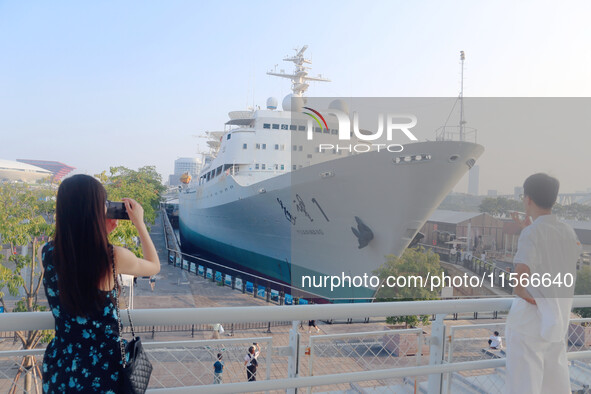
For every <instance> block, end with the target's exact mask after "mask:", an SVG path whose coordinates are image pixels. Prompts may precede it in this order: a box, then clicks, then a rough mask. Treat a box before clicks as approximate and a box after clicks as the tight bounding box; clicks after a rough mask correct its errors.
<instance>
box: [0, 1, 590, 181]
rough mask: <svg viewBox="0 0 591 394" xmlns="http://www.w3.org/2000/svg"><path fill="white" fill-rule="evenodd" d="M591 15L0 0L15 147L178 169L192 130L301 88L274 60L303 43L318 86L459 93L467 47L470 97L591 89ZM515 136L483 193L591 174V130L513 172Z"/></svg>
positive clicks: (557, 10)
mask: <svg viewBox="0 0 591 394" xmlns="http://www.w3.org/2000/svg"><path fill="white" fill-rule="evenodd" d="M589 15H591V3H590V2H587V1H561V2H550V1H519V2H516V1H486V2H481V1H478V2H477V1H421V2H408V1H371V2H368V1H365V2H361V1H357V2H352V1H298V2H263V1H248V2H239V1H235V2H229V1H228V2H198V1H166V2H164V1H126V2H119V1H117V2H116V1H101V2H75V1H68V2H65V1H26V2H23V1H0V158H3V159H9V160H14V159H17V158H33V159H48V160H59V161H63V162H65V163H67V164H69V165H72V166H75V167H77V168H78V171H79V172H86V173H90V174H94V173H97V172H100V171H101V170H104V169H108V167H109V166H112V165H126V166H129V167H133V168H137V167H139V166H142V165H156V166H157V169H158V170H159V172H161V173H162V174H163V175H164V176H165V177H167V176H168V174H169V173H171V172H172V168H173V161H174V160H175V159H176V158H178V157H183V156H193V155H195V153H196V146H197V143H198V142H199V139H197V138H195V137H193V135H197V134H199V133H201V132H203V131H205V130H218V129H221V128H222V127H223V123H224V122H225V121H226V119H227V117H226V116H227V112H228V111H230V110H236V109H244V108H245V107H246V106H247V105H251V104H252V103H253V102H254V103H255V104H257V105H261V106H263V105H264V102H265V99H266V98H267V97H269V96H275V97H278V98H279V99H280V100H281V98H282V97H283V96H284V95H285V94H287V93H289V82H288V81H287V80H283V79H279V78H273V77H269V76H267V75H266V74H265V72H266V71H268V70H270V69H272V68H273V67H274V65H275V64H279V67H278V68H285V69H286V70H290V69H291V66H290V64H287V63H283V62H281V59H282V58H283V56H285V55H286V54H290V53H292V48H294V47H296V46H301V45H304V44H308V45H309V50H308V52H307V54H308V55H310V56H311V57H312V59H313V62H314V64H313V70H312V73H313V74H317V73H322V74H323V75H325V76H326V77H329V78H330V79H331V80H332V81H333V82H331V83H329V84H313V85H312V87H311V88H310V91H309V94H310V95H316V96H361V97H362V96H402V97H404V96H455V95H457V93H458V90H459V80H460V78H459V59H458V58H459V56H458V54H459V51H460V50H464V51H465V52H466V55H467V62H466V79H465V90H466V95H467V96H481V97H491V96H498V97H518V96H528V97H536V96H549V97H553V96H564V97H588V96H591V51H589V47H590V42H591V28H590V24H589V19H588V18H589ZM281 63H283V64H281ZM507 138H509V136H503V135H502V133H500V134H499V136H498V137H497V136H494V137H493V136H489V137H488V138H485V139H484V140H483V144H485V147H486V148H487V153H485V156H483V158H482V160H481V162H480V165H481V173H480V183H481V187H480V191H481V193H485V192H486V190H487V189H499V190H500V191H504V192H510V191H512V188H513V186H514V185H517V184H520V183H521V182H522V180H523V177H524V175H527V174H528V173H531V172H533V171H537V170H546V171H551V172H553V173H555V174H556V175H558V176H559V177H560V178H561V180H562V184H563V190H565V191H574V190H580V189H586V188H589V187H591V181H589V178H588V177H581V175H580V172H578V171H577V172H575V174H576V175H574V174H573V168H581V167H584V168H591V159H590V157H591V154H590V153H589V146H591V133H589V131H588V130H584V131H581V132H579V134H577V135H572V136H570V137H569V138H565V140H566V141H565V142H564V143H565V144H567V145H566V147H567V148H568V149H565V151H566V152H570V155H567V156H565V158H564V160H563V161H562V162H563V164H561V165H557V166H556V167H553V168H547V167H545V158H544V157H543V155H536V154H535V152H536V148H535V146H531V147H528V148H527V152H528V155H529V160H528V161H527V162H523V163H522V164H523V165H521V166H520V167H521V169H522V171H513V172H510V173H508V172H509V171H508V169H507V168H504V167H503V166H502V165H500V164H498V157H499V154H502V153H503V152H504V151H503V149H505V148H504V147H506V146H507V145H508V144H509V145H510V141H509V140H507ZM201 142H202V140H201ZM485 142H486V143H485ZM568 144H571V145H568ZM584 146H586V147H587V148H586V150H585V149H584ZM571 147H572V150H571ZM520 151H523V149H521V148H519V149H513V150H511V152H508V153H507V152H505V153H507V155H508V157H507V159H508V160H514V161H519V160H520V159H521V160H522V155H521V154H520ZM511 155H514V156H511ZM569 174H571V175H569ZM462 188H463V190H465V185H464V183H462V184H461V185H460V186H459V187H458V188H457V189H456V190H460V191H461V190H462Z"/></svg>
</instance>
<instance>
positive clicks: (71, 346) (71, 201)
mask: <svg viewBox="0 0 591 394" xmlns="http://www.w3.org/2000/svg"><path fill="white" fill-rule="evenodd" d="M123 201H124V203H125V208H126V210H127V213H128V215H129V218H130V220H131V222H132V223H133V225H134V226H135V227H136V228H137V231H138V233H139V238H140V241H141V244H142V251H143V253H144V258H143V259H141V258H138V257H136V256H135V255H134V254H133V253H132V252H130V251H129V250H127V249H125V248H122V247H119V246H113V245H111V244H109V241H108V238H107V236H108V233H109V232H111V231H113V230H114V229H115V227H116V226H117V221H116V220H113V219H107V218H106V211H107V206H106V202H107V193H106V191H105V188H104V187H103V185H101V183H100V182H99V181H97V180H96V179H95V178H93V177H91V176H88V175H74V176H72V177H70V178H67V179H65V180H64V181H63V182H62V183H61V185H60V187H59V189H58V193H57V201H56V229H55V239H54V240H53V241H51V242H49V243H47V244H45V245H44V246H43V248H42V250H41V255H42V257H41V259H42V262H43V266H44V268H45V276H44V278H43V285H44V286H45V294H46V295H47V300H48V302H49V306H50V308H51V311H52V314H53V317H54V319H55V338H54V339H53V340H52V341H51V343H50V344H49V345H48V346H47V349H46V351H45V355H44V357H43V392H45V393H64V392H100V393H118V392H121V390H120V386H119V382H120V375H121V370H122V360H121V358H122V355H121V348H120V342H119V341H120V337H119V330H118V322H117V309H116V305H115V302H116V298H115V296H116V291H117V290H118V289H116V288H115V283H114V279H113V264H114V267H115V270H116V272H117V274H128V275H133V276H150V275H155V274H157V273H158V272H160V260H159V259H158V254H157V252H156V248H154V244H153V243H152V240H151V239H150V235H149V234H148V230H147V228H146V225H145V224H144V210H143V208H142V207H141V205H140V204H138V203H137V202H136V201H134V200H132V199H128V198H127V199H123ZM113 260H114V261H113ZM126 357H128V356H126Z"/></svg>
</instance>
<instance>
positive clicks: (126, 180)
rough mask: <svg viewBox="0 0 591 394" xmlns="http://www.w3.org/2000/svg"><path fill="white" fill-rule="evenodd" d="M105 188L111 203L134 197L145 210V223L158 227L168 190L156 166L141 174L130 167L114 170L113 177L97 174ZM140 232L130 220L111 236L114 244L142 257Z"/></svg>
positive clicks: (123, 222)
mask: <svg viewBox="0 0 591 394" xmlns="http://www.w3.org/2000/svg"><path fill="white" fill-rule="evenodd" d="M95 176H96V177H97V178H98V179H99V180H100V181H101V182H102V183H103V185H104V186H105V189H106V190H107V196H108V198H109V200H111V201H121V199H122V198H133V199H134V200H136V201H137V202H139V203H140V204H141V205H142V207H143V208H144V220H145V222H146V223H147V225H148V228H149V227H150V225H151V224H154V222H155V220H156V213H157V211H158V207H159V205H160V195H161V194H162V193H163V192H164V191H165V190H166V187H165V186H163V185H162V178H161V176H160V174H158V173H157V172H156V168H155V167H153V166H145V167H141V168H140V169H138V170H137V171H135V170H132V169H129V168H126V167H111V168H110V169H109V174H107V172H106V171H103V172H102V173H101V174H98V175H95ZM137 236H138V233H137V230H136V228H135V227H134V226H133V224H131V222H130V221H128V220H120V221H119V223H118V225H117V228H116V229H115V231H113V232H112V233H111V234H110V236H109V241H110V242H111V243H112V244H114V245H119V246H125V247H127V248H128V249H130V250H131V251H132V252H133V253H135V255H136V256H138V257H142V249H141V247H140V245H139V243H138V242H137Z"/></svg>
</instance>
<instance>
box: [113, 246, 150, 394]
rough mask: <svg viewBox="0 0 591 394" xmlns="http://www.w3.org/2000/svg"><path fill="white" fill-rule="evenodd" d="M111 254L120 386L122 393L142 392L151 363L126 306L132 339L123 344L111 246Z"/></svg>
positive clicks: (147, 381) (117, 287)
mask: <svg viewBox="0 0 591 394" xmlns="http://www.w3.org/2000/svg"><path fill="white" fill-rule="evenodd" d="M111 256H112V261H113V279H114V281H115V282H114V283H115V298H116V302H115V305H116V308H117V322H118V328H119V345H120V347H121V361H122V362H123V370H122V373H121V386H122V390H123V392H124V393H130V394H143V393H145V392H146V389H147V388H148V383H150V375H151V374H152V363H151V362H150V360H149V359H148V355H147V354H146V352H145V351H144V347H143V346H142V340H141V339H140V337H136V336H135V331H134V330H133V322H132V321H131V314H130V313H129V308H127V317H128V318H129V326H130V327H131V335H132V337H133V339H132V340H131V341H130V342H128V343H127V345H126V346H124V345H123V336H122V332H123V330H122V326H121V315H120V312H119V286H118V281H117V272H116V270H115V255H114V253H113V247H112V246H111ZM126 353H127V354H129V362H128V361H126V357H125V354H126Z"/></svg>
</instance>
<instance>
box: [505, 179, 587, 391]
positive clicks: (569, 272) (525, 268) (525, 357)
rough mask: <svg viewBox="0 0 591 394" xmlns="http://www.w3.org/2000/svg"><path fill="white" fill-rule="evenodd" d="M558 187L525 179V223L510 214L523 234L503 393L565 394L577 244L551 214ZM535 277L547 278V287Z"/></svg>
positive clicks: (551, 181) (517, 259)
mask: <svg viewBox="0 0 591 394" xmlns="http://www.w3.org/2000/svg"><path fill="white" fill-rule="evenodd" d="M558 188H559V182H558V180H557V179H556V178H553V177H550V176H548V175H546V174H534V175H532V176H530V177H528V178H527V179H526V180H525V182H524V184H523V189H524V196H523V203H524V206H525V212H526V218H525V220H521V219H520V218H519V214H518V213H513V214H512V215H511V216H512V217H513V219H514V220H515V221H516V222H518V223H519V224H521V226H522V228H523V230H522V231H521V235H520V236H519V241H518V246H517V253H516V254H515V257H514V259H513V264H514V265H515V266H514V270H513V272H514V273H516V279H518V280H517V281H515V282H514V284H515V283H516V284H517V285H516V286H514V294H515V295H516V296H517V297H516V298H515V299H514V301H513V305H512V306H511V310H510V312H509V316H508V317H507V329H506V335H505V336H506V342H507V344H506V351H507V367H506V380H505V391H506V392H507V393H553V394H560V393H565V394H566V393H570V392H571V390H570V379H569V374H568V361H567V359H566V343H565V337H566V332H567V330H568V320H569V316H570V312H571V307H572V297H573V294H574V279H575V274H576V263H577V259H578V258H579V255H580V252H581V244H580V242H579V241H578V239H577V236H576V234H575V232H574V231H573V229H572V228H571V227H570V226H568V225H566V224H565V223H562V222H560V221H559V220H558V219H557V218H556V216H555V215H552V206H553V205H554V203H555V202H556V197H557V195H558ZM530 218H531V219H533V222H532V221H531V219H530ZM535 277H538V278H539V279H542V278H544V277H547V278H550V283H549V282H548V281H545V282H544V281H541V283H539V282H536V281H535V280H533V279H534V278H535ZM557 278H558V279H559V280H560V281H562V283H561V284H559V282H556V279H557ZM528 279H529V281H530V284H529V285H527V282H526V281H525V280H528ZM571 279H572V285H570V286H569V285H566V284H565V283H569V284H570V282H571ZM522 280H524V281H523V282H522Z"/></svg>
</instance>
